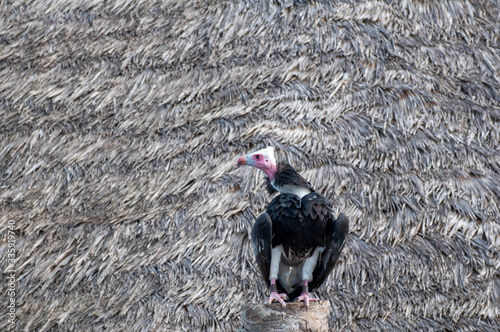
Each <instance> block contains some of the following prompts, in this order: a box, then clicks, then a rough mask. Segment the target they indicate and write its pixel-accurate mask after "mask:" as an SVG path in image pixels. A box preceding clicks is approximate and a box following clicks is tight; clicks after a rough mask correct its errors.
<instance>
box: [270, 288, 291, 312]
mask: <svg viewBox="0 0 500 332" xmlns="http://www.w3.org/2000/svg"><path fill="white" fill-rule="evenodd" d="M287 298H288V296H287V295H286V294H285V293H283V294H278V292H271V295H269V305H271V303H273V302H274V301H278V302H279V303H281V306H282V307H283V309H284V310H286V303H285V301H284V300H286V299H287Z"/></svg>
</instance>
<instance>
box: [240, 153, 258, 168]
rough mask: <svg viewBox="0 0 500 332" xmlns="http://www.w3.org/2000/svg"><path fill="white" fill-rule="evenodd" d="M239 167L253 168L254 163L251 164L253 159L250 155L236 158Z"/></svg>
mask: <svg viewBox="0 0 500 332" xmlns="http://www.w3.org/2000/svg"><path fill="white" fill-rule="evenodd" d="M241 165H250V166H254V165H255V164H254V162H253V159H252V157H251V156H250V155H247V156H241V157H239V158H238V166H241Z"/></svg>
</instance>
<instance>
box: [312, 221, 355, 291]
mask: <svg viewBox="0 0 500 332" xmlns="http://www.w3.org/2000/svg"><path fill="white" fill-rule="evenodd" d="M348 232H349V220H347V217H346V216H345V214H343V213H341V214H340V215H339V216H338V218H337V220H334V219H330V220H329V221H328V224H327V226H326V243H327V245H326V248H325V251H323V254H322V255H321V258H320V260H319V262H318V264H317V265H316V268H315V269H314V271H313V280H312V281H311V282H310V283H309V290H310V291H311V292H312V291H313V290H315V289H317V288H318V287H319V286H321V284H322V283H323V282H324V281H325V280H326V278H327V277H328V275H329V274H330V272H331V271H332V270H333V267H334V266H335V263H336V262H337V260H338V259H339V256H340V252H341V251H342V248H343V247H344V243H345V239H346V237H347V233H348Z"/></svg>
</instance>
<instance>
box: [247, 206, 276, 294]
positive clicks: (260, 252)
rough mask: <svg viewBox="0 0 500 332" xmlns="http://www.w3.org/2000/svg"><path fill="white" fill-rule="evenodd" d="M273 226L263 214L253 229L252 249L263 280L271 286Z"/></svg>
mask: <svg viewBox="0 0 500 332" xmlns="http://www.w3.org/2000/svg"><path fill="white" fill-rule="evenodd" d="M272 230H273V224H272V221H271V218H269V215H268V214H267V213H263V214H261V215H260V216H259V217H258V218H257V220H255V224H254V225H253V228H252V247H253V252H254V254H255V259H256V260H257V265H258V266H259V270H260V273H261V274H262V278H263V279H264V280H265V281H266V284H267V287H269V286H270V281H269V273H270V268H271V250H272V248H271V240H272Z"/></svg>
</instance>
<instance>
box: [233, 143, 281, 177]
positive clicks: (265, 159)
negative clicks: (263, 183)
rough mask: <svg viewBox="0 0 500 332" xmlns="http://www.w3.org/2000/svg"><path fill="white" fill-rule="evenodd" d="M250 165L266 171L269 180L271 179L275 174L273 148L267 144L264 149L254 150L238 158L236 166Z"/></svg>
mask: <svg viewBox="0 0 500 332" xmlns="http://www.w3.org/2000/svg"><path fill="white" fill-rule="evenodd" d="M240 165H250V166H253V167H256V168H258V169H260V170H261V171H263V172H264V173H266V175H267V176H268V177H269V180H270V181H273V179H274V176H275V174H276V169H277V168H276V159H275V158H274V148H273V147H272V146H268V147H267V148H265V149H262V150H259V151H255V152H253V153H250V154H247V155H246V156H241V157H240V158H238V166H240Z"/></svg>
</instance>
